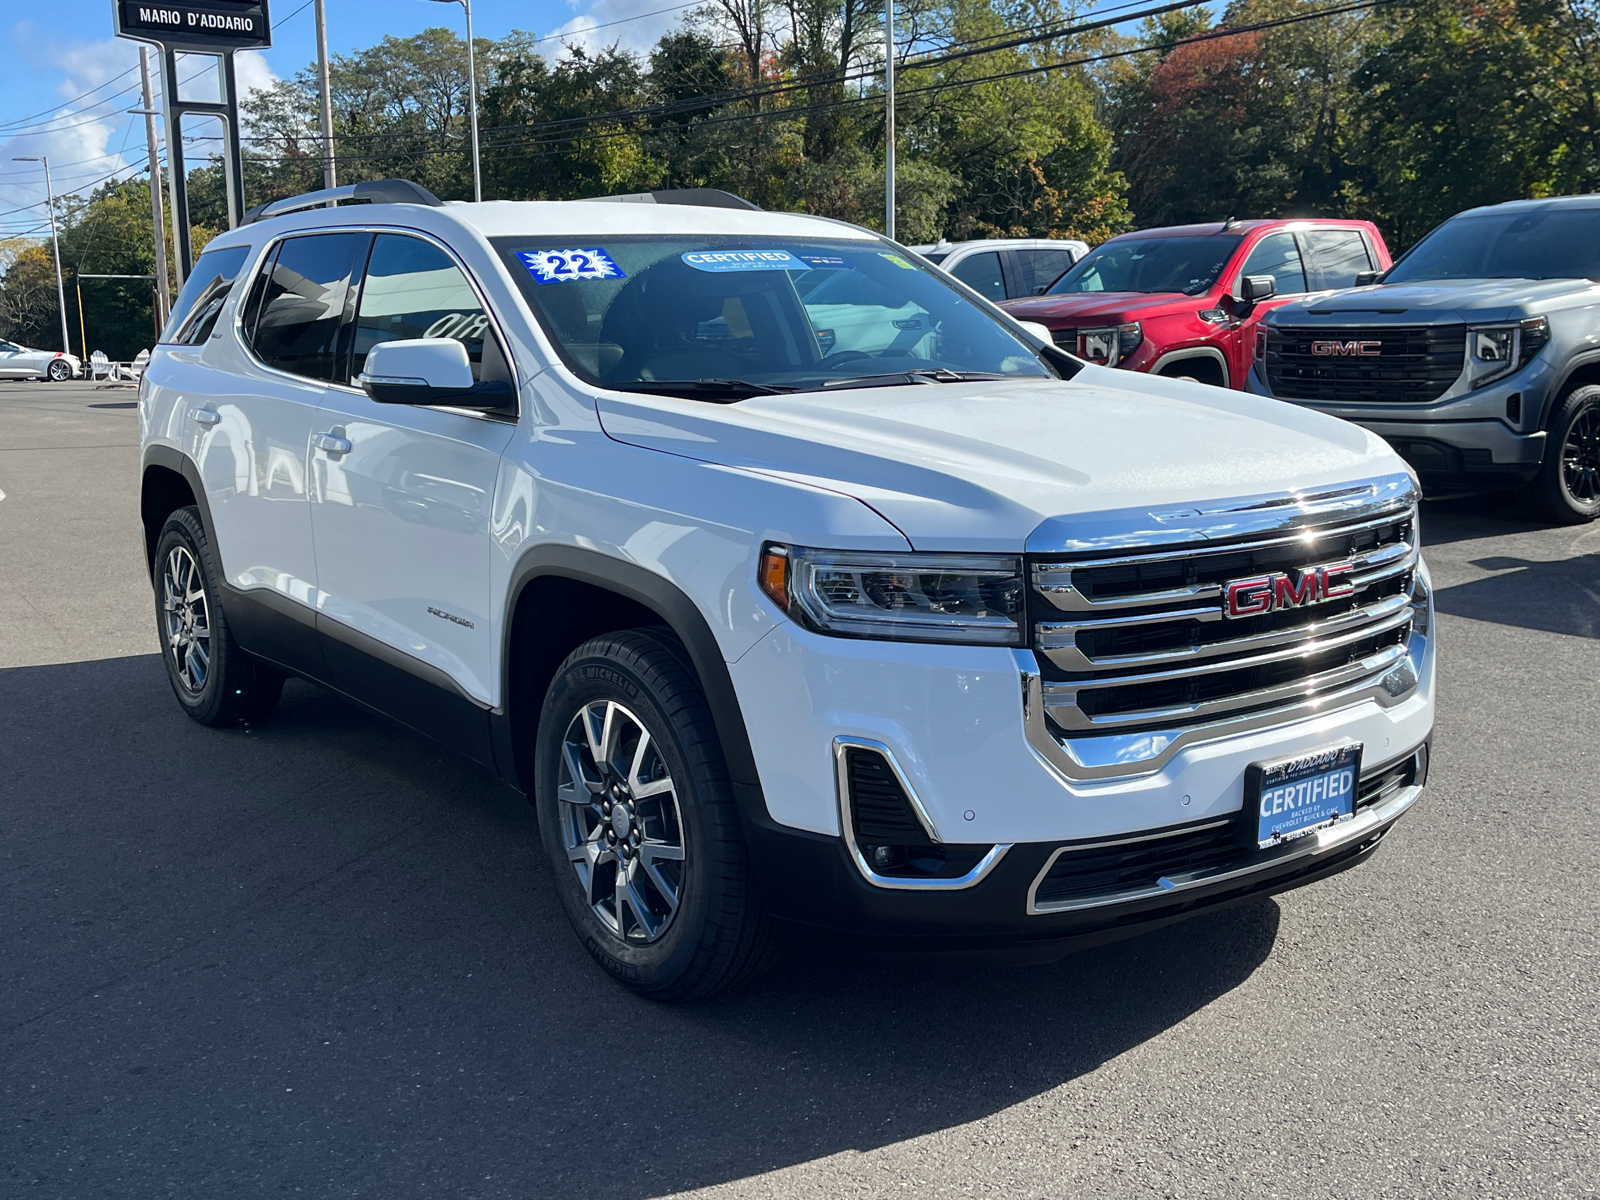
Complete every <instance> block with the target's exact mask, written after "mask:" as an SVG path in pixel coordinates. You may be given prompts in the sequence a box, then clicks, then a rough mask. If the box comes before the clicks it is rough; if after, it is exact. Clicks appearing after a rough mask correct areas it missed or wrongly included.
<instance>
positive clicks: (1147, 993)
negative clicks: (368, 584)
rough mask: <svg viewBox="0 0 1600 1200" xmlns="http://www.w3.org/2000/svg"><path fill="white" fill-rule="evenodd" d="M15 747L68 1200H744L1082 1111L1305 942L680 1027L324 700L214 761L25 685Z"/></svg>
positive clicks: (16, 932) (48, 1163)
mask: <svg viewBox="0 0 1600 1200" xmlns="http://www.w3.org/2000/svg"><path fill="white" fill-rule="evenodd" d="M0 728H3V729H4V730H5V733H4V735H3V736H4V740H5V746H6V754H5V756H4V761H5V768H4V771H3V772H0V822H3V825H0V880H3V884H0V886H3V888H4V893H3V894H4V896H5V902H6V906H7V912H8V916H9V917H10V919H9V920H7V921H6V922H4V923H3V925H0V1030H3V1033H0V1108H3V1109H4V1110H5V1111H7V1112H8V1113H10V1114H11V1115H12V1119H11V1120H9V1121H8V1125H9V1126H10V1139H11V1140H10V1146H9V1150H8V1154H7V1158H8V1159H9V1160H10V1161H9V1165H8V1167H7V1171H8V1177H9V1178H11V1179H13V1180H15V1181H17V1182H18V1183H24V1182H25V1183H29V1184H33V1185H34V1186H35V1189H36V1190H37V1191H38V1193H39V1194H41V1195H42V1194H74V1195H90V1194H100V1193H102V1192H105V1193H107V1194H130V1193H131V1192H142V1191H144V1190H148V1189H147V1188H146V1187H145V1184H150V1183H151V1181H157V1180H159V1181H161V1186H162V1188H164V1189H166V1190H170V1191H172V1192H173V1193H174V1194H191V1195H201V1194H212V1195H243V1194H246V1193H249V1194H256V1193H258V1192H260V1193H268V1192H272V1193H276V1192H280V1191H289V1190H304V1191H306V1192H307V1193H309V1194H320V1195H344V1194H359V1195H373V1196H401V1195H421V1194H424V1193H427V1194H433V1193H443V1194H450V1195H468V1196H517V1197H531V1196H584V1197H593V1198H596V1200H633V1198H636V1197H637V1198H643V1197H649V1196H657V1195H661V1194H663V1193H666V1192H671V1191H675V1190H679V1189H685V1188H692V1187H697V1186H706V1185H710V1184H716V1183H724V1182H730V1181H735V1180H739V1179H745V1178H748V1177H750V1176H753V1175H757V1174H761V1173H763V1172H768V1171H772V1170H775V1169H778V1168H782V1167H785V1166H789V1165H792V1164H796V1163H803V1162H809V1161H812V1160H815V1159H819V1158H824V1157H827V1156H830V1155H835V1154H840V1153H847V1152H850V1151H856V1150H868V1149H871V1148H873V1147H877V1146H881V1145H884V1144H887V1143H894V1142H901V1141H904V1140H906V1139H908V1138H914V1137H917V1136H918V1135H920V1134H925V1133H929V1132H933V1131H936V1130H943V1129H948V1128H951V1127H953V1126H958V1125H963V1124H966V1123H970V1122H979V1121H982V1120H983V1119H984V1118H985V1117H987V1116H990V1115H992V1114H994V1113H996V1112H998V1111H1001V1110H1003V1109H1006V1108H1009V1107H1011V1106H1013V1105H1017V1104H1019V1103H1023V1102H1025V1101H1027V1100H1028V1099H1029V1098H1030V1097H1033V1096H1037V1095H1039V1094H1040V1093H1042V1092H1045V1091H1048V1090H1050V1089H1053V1088H1057V1087H1060V1086H1061V1085H1063V1084H1068V1083H1070V1082H1071V1081H1073V1080H1075V1079H1078V1078H1080V1077H1082V1076H1084V1075H1085V1074H1087V1073H1088V1072H1091V1071H1093V1070H1095V1069H1096V1068H1097V1067H1099V1066H1100V1065H1101V1064H1103V1063H1106V1062H1107V1061H1108V1060H1110V1059H1113V1058H1115V1057H1116V1056H1118V1055H1121V1054H1123V1053H1125V1052H1127V1051H1129V1050H1130V1049H1133V1048H1135V1047H1137V1046H1139V1045H1140V1044H1141V1043H1143V1042H1145V1041H1147V1040H1148V1039H1150V1038H1152V1037H1154V1036H1155V1035H1157V1034H1159V1033H1160V1032H1162V1031H1163V1030H1166V1029H1168V1028H1170V1027H1171V1026H1173V1025H1174V1024H1176V1023H1178V1022H1180V1021H1182V1020H1184V1019H1185V1018H1186V1017H1187V1016H1189V1015H1190V1014H1192V1013H1194V1012H1195V1011H1196V1010H1197V1009H1200V1008H1202V1007H1203V1006H1205V1005H1207V1004H1209V1003H1211V1002H1212V1001H1213V1000H1215V999H1217V998H1218V997H1219V996H1222V995H1223V994H1225V993H1227V992H1228V991H1229V990H1231V989H1233V988H1235V987H1237V986H1238V985H1239V984H1241V983H1242V982H1243V981H1244V980H1246V979H1247V978H1248V977H1249V976H1250V975H1251V973H1252V972H1253V971H1254V970H1255V969H1256V968H1257V967H1258V966H1259V965H1260V964H1261V963H1262V962H1263V960H1264V959H1265V958H1266V957H1267V955H1268V954H1269V953H1270V952H1271V950H1272V947H1273V943H1274V940H1275V938H1276V935H1277V929H1278V915H1279V910H1278V908H1277V906H1276V904H1274V903H1272V902H1271V901H1265V902H1259V903H1254V904H1251V905H1249V906H1246V907H1241V908H1238V909H1233V910H1229V911H1226V912H1223V913H1219V914H1213V915H1211V916H1207V917H1202V918H1199V919H1196V920H1194V921H1192V922H1189V923H1187V924H1184V925H1179V926H1176V927H1172V928H1168V929H1165V930H1161V931H1159V932H1156V933H1154V934H1151V935H1147V936H1145V937H1143V938H1139V939H1136V940H1132V941H1128V942H1123V943H1120V944H1117V945H1112V946H1107V947H1100V948H1097V949H1094V950H1090V951H1086V952H1083V953H1080V954H1077V955H1075V956H1073V957H1071V958H1068V959H1066V960H1064V961H1062V962H1060V963H1058V964H1055V965H1051V966H1044V967H1038V966H1032V967H1024V966H1015V965H971V964H947V965H944V966H942V967H940V966H929V965H926V964H923V965H917V966H910V967H907V966H891V965H882V964H873V965H863V964H857V963H851V962H848V961H844V960H842V959H839V958H834V957H829V956H827V955H824V954H818V953H816V952H815V951H811V952H807V953H806V954H804V955H799V954H797V955H794V956H791V957H790V958H789V959H788V960H787V961H786V962H785V963H784V964H783V965H782V966H780V967H779V968H778V969H777V970H776V971H775V972H774V973H773V974H771V975H770V976H768V977H767V978H765V979H764V980H762V981H761V982H760V983H759V984H758V985H757V986H755V987H753V988H752V989H750V990H748V991H745V992H743V993H741V994H736V995H730V996H724V997H721V998H718V999H715V1000H712V1001H709V1002H706V1003H702V1004H698V1005H689V1006H679V1007H667V1006H661V1005H656V1004H652V1003H650V1002H648V1001H644V1000H641V999H639V998H637V997H635V996H633V995H631V994H629V993H627V992H626V991H624V990H622V989H621V988H619V987H618V986H617V985H615V984H614V983H612V982H611V981H610V980H609V979H607V978H606V977H605V976H604V975H603V974H602V973H601V972H600V971H599V970H598V969H597V968H596V967H595V966H594V965H593V964H592V963H591V962H590V961H589V959H588V957H587V956H586V955H585V954H584V952H583V950H582V949H581V947H580V946H579V945H578V944H577V941H576V939H575V938H574V937H573V936H572V934H571V932H570V929H569V928H568V926H567V923H566V920H565V918H564V917H563V915H562V913H561V910H560V906H559V904H558V903H557V901H556V899H555V897H554V894H553V889H552V887H551V881H550V877H549V874H548V871H547V868H546V866H545V862H544V858H543V856H542V853H541V851H540V849H539V845H538V835H537V830H536V826H535V823H534V821H533V819H532V813H531V811H530V810H529V809H528V807H527V805H526V803H525V801H524V800H523V799H522V797H521V796H520V795H518V794H516V793H514V792H513V791H511V790H510V789H508V788H506V787H504V786H503V785H501V784H499V783H498V782H496V781H494V780H492V779H490V778H488V777H487V776H486V775H485V774H483V773H482V772H480V771H479V770H477V769H476V768H474V767H473V766H471V765H470V764H468V763H466V762H465V761H463V760H460V759H458V758H456V757H454V756H453V755H451V754H450V753H449V752H448V751H445V750H443V749H441V748H439V747H436V746H433V745H431V744H429V743H427V742H426V741H424V740H422V739H419V738H416V737H413V736H411V735H409V734H407V733H406V732H404V731H402V730H400V729H398V728H396V727H394V726H391V725H389V724H387V723H385V722H383V721H381V720H378V719H376V718H373V717H371V716H369V715H367V714H365V713H363V712H361V711H358V710H357V709H355V708H353V707H351V706H349V705H347V704H345V703H344V702H342V701H341V700H339V699H338V698H336V697H333V696H331V695H329V694H327V693H325V692H323V691H320V690H318V689H316V688H313V687H311V686H309V685H306V684H302V683H299V682H291V684H290V685H289V687H288V688H287V689H286V691H285V695H284V701H283V704H282V705H281V706H280V709H279V711H278V713H276V714H275V715H274V717H273V719H272V720H270V721H268V722H265V723H263V724H261V725H259V726H255V727H247V728H238V729H231V730H208V729H202V728H200V727H198V726H196V725H194V724H192V723H191V722H189V721H188V720H187V719H186V718H185V717H183V716H182V715H181V714H180V713H179V711H178V709H177V706H176V704H175V703H174V702H173V700H172V697H171V695H170V693H169V691H168V686H167V682H166V679H165V676H164V673H163V670H162V667H161V663H160V659H159V658H158V657H156V656H153V655H151V656H145V657H138V658H124V659H112V660H103V661H97V662H84V663H73V664H64V665H55V666H46V667H28V668H15V669H11V670H0ZM1088 1107H1090V1105H1089V1104H1088V1102H1087V1101H1086V1102H1085V1108H1086V1109H1087V1108H1088ZM1075 1132H1076V1131H1074V1130H1071V1129H1059V1130H1056V1131H1055V1134H1056V1136H1059V1137H1060V1138H1062V1139H1065V1140H1068V1141H1070V1139H1071V1137H1072V1136H1073V1134H1074V1133H1075ZM976 1136H981V1135H976ZM141 1180H142V1181H144V1183H143V1184H141V1183H137V1182H136V1181H141Z"/></svg>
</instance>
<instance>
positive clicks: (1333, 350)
mask: <svg viewBox="0 0 1600 1200" xmlns="http://www.w3.org/2000/svg"><path fill="white" fill-rule="evenodd" d="M1311 353H1312V354H1314V355H1316V356H1317V357H1318V358H1343V357H1346V356H1349V355H1355V356H1357V357H1359V358H1377V357H1378V356H1379V355H1380V354H1382V353H1383V343H1382V342H1312V343H1311Z"/></svg>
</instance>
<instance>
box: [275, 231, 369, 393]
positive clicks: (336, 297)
mask: <svg viewBox="0 0 1600 1200" xmlns="http://www.w3.org/2000/svg"><path fill="white" fill-rule="evenodd" d="M370 237H371V235H370V234H366V233H314V234H308V235H306V236H304V237H292V238H288V239H286V240H285V241H284V243H283V245H282V246H281V247H280V248H279V250H278V257H277V258H276V259H275V260H274V262H273V264H272V267H271V269H270V271H269V272H268V273H267V276H266V284H265V287H264V289H263V290H262V293H261V296H260V298H259V315H257V314H255V313H254V312H252V315H253V316H254V317H255V330H254V334H253V336H252V337H251V345H252V347H253V349H254V350H255V352H256V355H257V357H259V358H260V359H261V361H262V362H264V363H266V364H267V366H269V367H276V368H277V369H278V370H280V371H288V372H289V373H290V374H292V375H304V376H306V377H307V378H308V379H325V380H329V381H331V380H333V379H334V378H335V369H334V368H335V362H336V360H337V358H338V354H337V350H338V341H339V325H340V322H341V321H342V320H343V319H344V307H345V299H346V297H347V295H348V294H349V290H350V279H351V276H352V274H353V273H354V272H355V270H356V267H357V256H358V253H359V252H361V251H364V250H365V249H366V247H367V243H368V240H369V238H370ZM257 303H258V301H257V298H256V297H255V296H254V295H252V296H251V308H252V310H254V309H255V308H256V307H257Z"/></svg>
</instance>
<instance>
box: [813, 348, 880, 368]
mask: <svg viewBox="0 0 1600 1200" xmlns="http://www.w3.org/2000/svg"><path fill="white" fill-rule="evenodd" d="M873 357H874V356H873V355H871V354H868V353H867V352H866V351H865V350H840V351H839V352H838V353H837V354H830V355H828V356H827V357H826V358H824V359H822V360H821V361H820V362H818V363H817V366H819V367H842V366H843V365H844V364H845V363H847V362H855V361H856V360H857V359H861V358H866V359H871V358H873Z"/></svg>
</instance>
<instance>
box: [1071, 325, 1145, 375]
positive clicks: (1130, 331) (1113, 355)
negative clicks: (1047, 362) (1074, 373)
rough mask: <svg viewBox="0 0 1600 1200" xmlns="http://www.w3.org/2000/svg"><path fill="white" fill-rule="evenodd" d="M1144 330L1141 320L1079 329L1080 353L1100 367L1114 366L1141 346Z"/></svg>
mask: <svg viewBox="0 0 1600 1200" xmlns="http://www.w3.org/2000/svg"><path fill="white" fill-rule="evenodd" d="M1142 341H1144V330H1143V329H1142V328H1141V327H1140V325H1139V322H1137V321H1130V322H1129V323H1128V324H1126V325H1110V326H1107V327H1106V328H1104V329H1080V330H1078V347H1079V350H1078V354H1079V357H1081V358H1085V359H1087V360H1088V361H1089V362H1092V363H1094V364H1095V365H1096V366H1100V367H1114V366H1116V365H1117V363H1119V362H1121V361H1122V360H1123V359H1125V358H1127V357H1128V356H1129V355H1130V354H1132V353H1133V352H1134V351H1135V350H1137V349H1138V348H1139V343H1141V342H1142Z"/></svg>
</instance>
